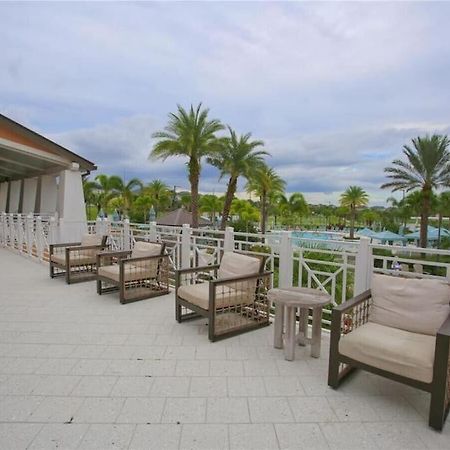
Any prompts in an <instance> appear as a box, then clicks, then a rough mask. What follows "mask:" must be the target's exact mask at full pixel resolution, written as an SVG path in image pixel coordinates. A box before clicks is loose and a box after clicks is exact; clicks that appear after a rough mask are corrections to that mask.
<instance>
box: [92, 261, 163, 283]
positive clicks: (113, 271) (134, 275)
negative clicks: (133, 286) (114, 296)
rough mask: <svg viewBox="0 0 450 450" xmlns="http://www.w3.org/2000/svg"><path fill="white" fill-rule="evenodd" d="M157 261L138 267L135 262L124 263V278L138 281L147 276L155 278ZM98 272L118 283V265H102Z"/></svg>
mask: <svg viewBox="0 0 450 450" xmlns="http://www.w3.org/2000/svg"><path fill="white" fill-rule="evenodd" d="M157 265H158V264H157V263H152V264H151V266H150V265H147V266H146V267H140V266H137V265H135V264H125V268H124V278H125V280H124V281H125V282H127V281H138V280H144V279H148V278H156V276H157ZM98 274H99V275H100V276H101V277H105V278H109V279H110V280H114V281H116V282H117V283H120V266H119V264H114V265H111V266H102V267H100V268H99V269H98Z"/></svg>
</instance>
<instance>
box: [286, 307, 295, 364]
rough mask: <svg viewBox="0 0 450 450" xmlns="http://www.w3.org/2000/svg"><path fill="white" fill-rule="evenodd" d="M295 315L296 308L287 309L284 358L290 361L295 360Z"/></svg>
mask: <svg viewBox="0 0 450 450" xmlns="http://www.w3.org/2000/svg"><path fill="white" fill-rule="evenodd" d="M295 313H296V308H295V307H293V306H287V307H286V335H285V343H284V357H285V359H287V360H288V361H293V360H294V358H295V325H296V323H295Z"/></svg>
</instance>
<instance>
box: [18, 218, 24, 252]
mask: <svg viewBox="0 0 450 450" xmlns="http://www.w3.org/2000/svg"><path fill="white" fill-rule="evenodd" d="M23 234H24V233H23V221H22V214H20V213H19V214H17V249H18V250H19V252H20V253H22V252H23V238H24V236H23Z"/></svg>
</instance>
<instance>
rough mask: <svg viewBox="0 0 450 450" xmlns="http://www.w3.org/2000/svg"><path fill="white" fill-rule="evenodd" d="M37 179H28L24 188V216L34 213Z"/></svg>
mask: <svg viewBox="0 0 450 450" xmlns="http://www.w3.org/2000/svg"><path fill="white" fill-rule="evenodd" d="M37 184H38V179H37V178H26V179H25V181H24V186H23V204H22V212H23V213H24V214H28V213H30V212H31V213H34V212H35V211H34V208H35V206H36V193H37Z"/></svg>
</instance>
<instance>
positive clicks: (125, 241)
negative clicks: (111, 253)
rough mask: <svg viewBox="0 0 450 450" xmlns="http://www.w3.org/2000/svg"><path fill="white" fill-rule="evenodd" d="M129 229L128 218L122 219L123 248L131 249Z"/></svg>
mask: <svg viewBox="0 0 450 450" xmlns="http://www.w3.org/2000/svg"><path fill="white" fill-rule="evenodd" d="M131 238H132V236H131V230H130V221H129V219H124V221H123V250H131Z"/></svg>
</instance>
